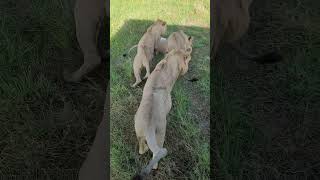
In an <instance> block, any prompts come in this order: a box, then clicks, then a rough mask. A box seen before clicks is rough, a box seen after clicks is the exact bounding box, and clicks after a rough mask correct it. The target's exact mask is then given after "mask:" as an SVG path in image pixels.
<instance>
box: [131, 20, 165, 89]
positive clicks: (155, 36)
mask: <svg viewBox="0 0 320 180" xmlns="http://www.w3.org/2000/svg"><path fill="white" fill-rule="evenodd" d="M166 30H167V24H166V22H165V21H162V20H159V19H158V20H157V21H156V22H154V23H153V25H151V26H150V27H149V28H148V30H147V32H146V33H144V35H143V36H142V38H141V39H140V41H139V43H138V50H137V54H136V56H135V58H134V60H133V71H134V76H135V78H136V82H135V83H134V84H133V85H132V87H136V86H137V85H138V84H139V83H140V82H141V77H140V73H141V69H142V68H143V67H145V68H146V75H145V77H144V79H146V78H148V76H149V75H150V67H149V63H150V61H151V60H152V59H153V56H154V50H155V49H156V48H157V44H158V43H159V40H160V37H161V35H163V34H164V33H165V32H166Z"/></svg>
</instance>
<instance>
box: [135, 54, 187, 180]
mask: <svg viewBox="0 0 320 180" xmlns="http://www.w3.org/2000/svg"><path fill="white" fill-rule="evenodd" d="M190 60H191V55H190V54H189V53H187V52H185V51H183V50H176V49H173V50H172V51H170V52H169V53H168V54H166V56H165V58H164V59H163V60H161V61H160V62H159V63H158V64H157V65H156V67H155V69H154V71H153V72H152V73H151V75H150V76H149V78H148V79H147V82H146V84H145V86H144V89H143V95H142V100H141V102H140V106H139V108H138V110H137V112H136V114H135V117H134V120H135V132H136V135H137V138H138V142H139V154H144V153H145V152H146V151H147V150H148V149H149V148H150V150H151V151H152V153H153V157H152V160H151V161H150V162H149V164H148V165H147V166H146V167H145V168H144V169H143V170H142V171H141V174H140V176H145V175H146V174H148V173H149V172H150V171H151V168H153V169H157V166H158V161H159V160H160V159H161V158H163V157H165V156H166V155H167V149H166V148H163V143H164V139H165V133H166V124H167V119H166V116H167V114H168V113H169V111H170V109H171V106H172V102H171V90H172V88H173V86H174V84H175V82H176V80H177V79H178V78H179V76H182V75H184V74H185V73H186V72H187V71H188V64H189V61H190Z"/></svg>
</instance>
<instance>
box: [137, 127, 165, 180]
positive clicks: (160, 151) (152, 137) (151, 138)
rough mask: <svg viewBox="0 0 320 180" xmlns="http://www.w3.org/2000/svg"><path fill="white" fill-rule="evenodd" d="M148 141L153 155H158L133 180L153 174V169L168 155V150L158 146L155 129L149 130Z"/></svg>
mask: <svg viewBox="0 0 320 180" xmlns="http://www.w3.org/2000/svg"><path fill="white" fill-rule="evenodd" d="M146 140H147V144H148V146H149V148H150V150H151V151H152V153H156V155H155V156H154V158H153V159H151V161H150V162H149V164H148V165H147V166H146V167H145V168H143V169H142V170H141V172H140V174H137V175H135V176H134V177H133V178H132V179H134V180H138V179H143V178H144V177H145V176H147V175H148V174H149V173H150V172H151V170H152V167H153V166H154V165H155V164H156V163H158V162H159V161H160V159H162V158H164V157H165V156H166V155H167V153H168V152H167V149H166V148H160V147H159V146H158V144H157V139H156V134H155V129H153V128H148V130H147V133H146Z"/></svg>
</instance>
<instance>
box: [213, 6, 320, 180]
mask: <svg viewBox="0 0 320 180" xmlns="http://www.w3.org/2000/svg"><path fill="white" fill-rule="evenodd" d="M319 6H320V4H319V2H314V1H310V0H307V1H303V2H302V1H294V0H290V1H285V2H284V1H274V0H272V1H259V2H254V3H253V6H252V9H251V14H252V23H251V25H250V26H251V27H250V29H249V32H248V33H249V35H247V36H246V37H244V39H243V42H245V43H244V45H245V47H246V48H247V49H250V50H252V51H253V52H254V51H256V52H260V53H262V52H263V51H265V50H266V49H268V48H270V47H278V48H280V51H281V52H282V54H283V56H284V61H283V62H281V63H278V64H275V65H257V64H255V63H253V62H250V61H248V60H246V59H244V58H239V57H238V55H237V54H236V53H233V51H232V50H230V49H227V48H224V49H222V50H221V57H222V58H221V62H218V63H216V64H215V67H214V68H213V70H212V77H213V79H212V81H213V89H212V94H211V95H212V97H213V101H212V108H213V109H212V110H213V112H214V113H215V123H214V124H215V128H214V129H213V130H212V136H213V139H214V147H216V148H215V149H214V150H213V151H214V153H215V156H214V157H215V161H214V162H213V163H215V164H214V167H215V170H214V174H215V175H216V177H217V179H316V178H317V175H318V174H317V173H319V172H318V169H319V164H318V162H319V159H320V157H319V156H318V155H315V154H318V153H317V152H319V146H318V143H316V142H319V127H320V124H319V121H318V119H319V116H318V115H319V106H320V104H319V102H320V101H319V100H320V91H319V88H320V83H319V82H320V81H319V77H320V59H319V48H320V46H319V42H320V35H319V28H320V23H319V22H320V21H319V20H320V19H319V11H317V10H316V9H318V8H319ZM269 17H271V18H269Z"/></svg>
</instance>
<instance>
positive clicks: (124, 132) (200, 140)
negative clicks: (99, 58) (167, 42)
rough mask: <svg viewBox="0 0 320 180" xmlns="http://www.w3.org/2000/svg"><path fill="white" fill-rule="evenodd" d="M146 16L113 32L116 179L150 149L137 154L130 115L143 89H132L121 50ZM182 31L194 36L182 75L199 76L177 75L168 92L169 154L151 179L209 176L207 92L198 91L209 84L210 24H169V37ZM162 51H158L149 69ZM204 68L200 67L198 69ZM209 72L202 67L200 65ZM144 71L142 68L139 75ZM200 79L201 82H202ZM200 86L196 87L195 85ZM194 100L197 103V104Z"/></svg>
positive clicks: (129, 69) (132, 40)
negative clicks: (190, 55)
mask: <svg viewBox="0 0 320 180" xmlns="http://www.w3.org/2000/svg"><path fill="white" fill-rule="evenodd" d="M152 23H153V22H152V21H146V20H128V21H126V22H125V24H124V25H123V26H122V27H121V29H120V30H119V31H118V32H117V33H116V34H115V35H114V36H113V37H111V45H112V46H111V62H110V65H111V99H112V102H111V111H110V113H111V142H112V143H111V148H112V149H111V172H112V173H111V175H112V177H114V178H115V179H128V178H130V177H132V176H133V175H134V174H135V173H136V172H138V171H140V170H141V168H142V167H143V166H144V165H145V164H146V163H147V162H148V161H149V160H150V158H151V157H152V155H151V152H150V151H149V152H148V153H146V154H144V155H142V156H140V155H139V154H138V151H137V139H136V136H135V132H134V114H135V112H136V110H137V108H138V106H139V103H140V100H141V96H142V88H143V86H144V83H141V85H140V86H139V87H138V88H131V87H130V85H131V84H132V83H133V82H134V81H135V79H134V76H133V73H132V62H133V58H134V56H135V53H136V50H135V51H132V53H131V55H130V56H131V58H124V57H122V54H123V53H124V52H126V51H127V50H128V49H129V48H130V47H131V46H133V45H135V44H137V43H138V42H139V40H140V38H141V37H142V35H143V34H144V33H145V31H146V29H147V28H148V27H149V26H150V25H151V24H152ZM178 30H183V31H184V32H185V33H186V34H187V35H190V36H193V37H194V41H193V53H192V60H191V62H190V66H189V71H188V73H187V74H186V77H189V78H190V77H192V76H197V77H199V78H200V81H199V83H198V82H196V83H191V82H188V81H186V80H185V79H183V78H180V80H178V81H177V82H176V84H175V87H174V90H173V92H172V94H173V96H172V98H173V108H172V109H171V111H170V113H169V116H168V124H167V131H166V139H165V145H164V146H165V147H166V148H167V149H168V151H169V154H168V156H167V157H166V158H164V159H163V160H161V162H160V164H159V171H157V172H156V173H154V174H153V175H152V178H153V179H175V178H193V179H194V178H200V179H208V178H209V146H208V144H209V118H208V117H209V110H208V108H209V107H208V106H209V102H208V101H206V99H209V98H208V96H209V93H208V92H207V94H201V92H202V91H201V90H200V89H201V87H202V86H203V89H206V88H208V87H209V39H210V38H209V29H207V28H203V27H196V26H178V25H170V24H169V25H168V27H167V33H166V34H165V35H164V37H166V38H167V37H168V36H169V35H170V34H171V33H172V32H174V31H178ZM163 57H164V56H163V55H161V54H160V55H157V56H156V57H155V59H154V60H153V61H152V63H151V70H153V69H154V67H155V65H156V64H157V63H158V62H159V60H161V59H162V58H163ZM202 68H203V69H202ZM205 68H208V69H206V70H207V71H205V70H204V69H205ZM144 73H145V71H143V72H142V75H141V76H143V75H144ZM202 81H203V83H202V84H201V83H200V82H202ZM199 87H200V88H199ZM196 104H197V105H198V106H197V107H195V106H196Z"/></svg>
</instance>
